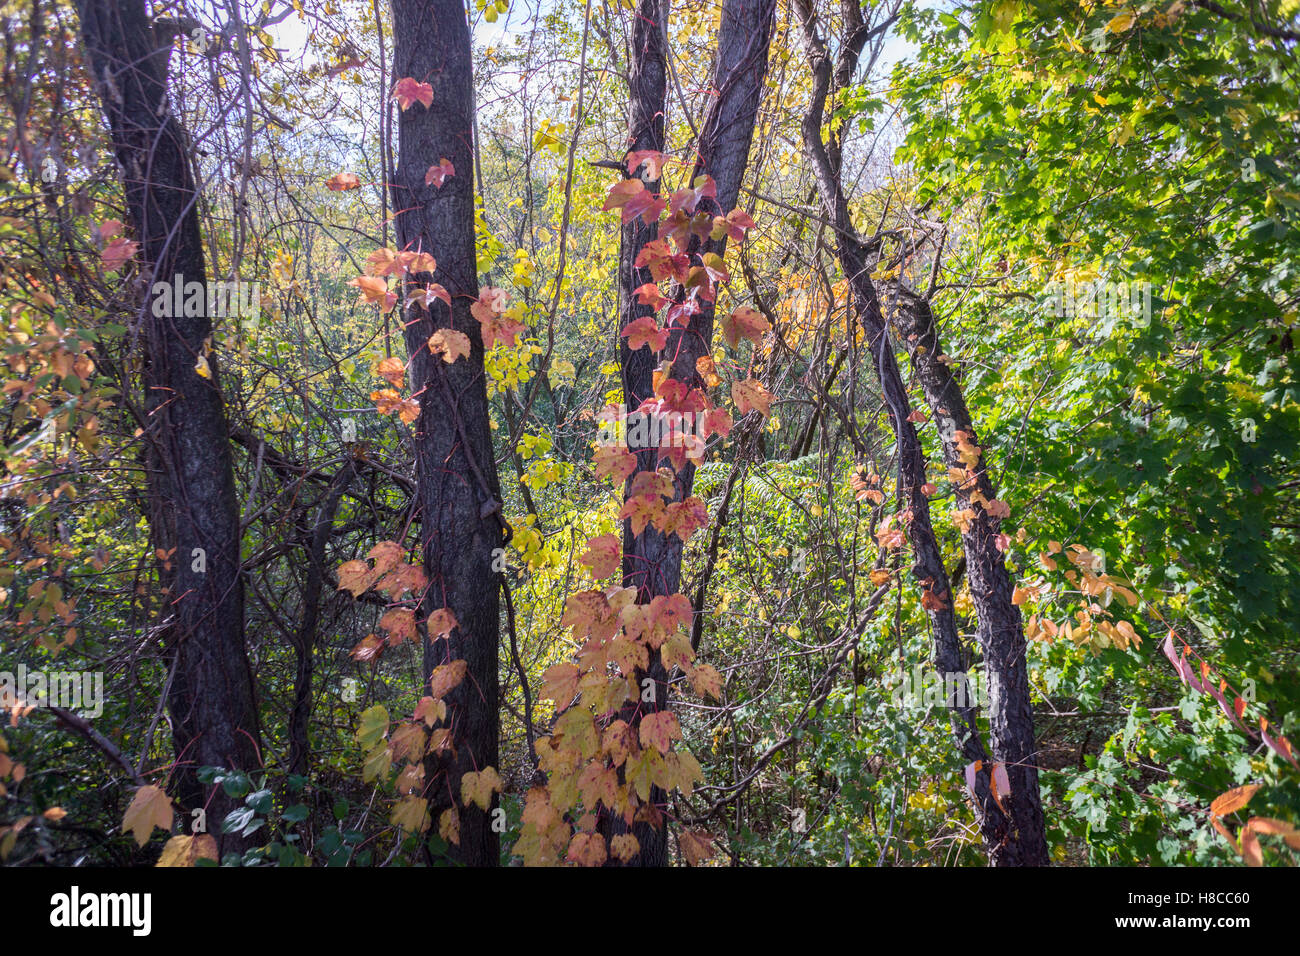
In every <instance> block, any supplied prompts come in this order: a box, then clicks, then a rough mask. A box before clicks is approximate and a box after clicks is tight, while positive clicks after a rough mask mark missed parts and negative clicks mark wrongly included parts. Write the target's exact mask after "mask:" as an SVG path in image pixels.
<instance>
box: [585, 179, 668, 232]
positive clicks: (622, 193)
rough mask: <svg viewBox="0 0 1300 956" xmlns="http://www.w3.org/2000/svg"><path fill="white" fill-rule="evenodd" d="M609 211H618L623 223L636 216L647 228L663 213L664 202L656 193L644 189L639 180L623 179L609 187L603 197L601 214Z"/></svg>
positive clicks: (643, 184)
mask: <svg viewBox="0 0 1300 956" xmlns="http://www.w3.org/2000/svg"><path fill="white" fill-rule="evenodd" d="M611 209H618V210H620V215H621V217H622V221H623V222H624V223H629V222H631V221H632V220H633V219H635V218H636V217H637V216H640V217H641V221H642V222H644V223H645V224H646V225H647V226H649V225H653V224H654V222H655V221H656V220H657V219H658V218H659V216H660V214H662V213H663V211H664V201H663V199H662V198H661V197H660V196H659V194H658V193H652V192H650V190H648V189H646V188H645V183H643V182H641V180H639V179H624V180H622V181H621V182H617V183H615V184H614V185H613V186H611V187H610V189H609V193H608V194H607V195H606V196H605V204H604V205H603V206H601V211H602V212H608V211H609V210H611Z"/></svg>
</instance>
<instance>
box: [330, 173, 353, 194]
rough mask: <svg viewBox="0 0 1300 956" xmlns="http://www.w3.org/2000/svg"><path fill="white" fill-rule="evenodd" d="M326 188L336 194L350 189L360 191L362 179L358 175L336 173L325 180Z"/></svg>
mask: <svg viewBox="0 0 1300 956" xmlns="http://www.w3.org/2000/svg"><path fill="white" fill-rule="evenodd" d="M325 186H326V188H327V189H331V190H333V191H334V192H336V193H337V192H346V191H347V190H349V189H360V188H361V179H360V178H359V177H358V176H357V174H356V173H335V174H334V175H333V176H331V177H330V178H329V179H327V180H325Z"/></svg>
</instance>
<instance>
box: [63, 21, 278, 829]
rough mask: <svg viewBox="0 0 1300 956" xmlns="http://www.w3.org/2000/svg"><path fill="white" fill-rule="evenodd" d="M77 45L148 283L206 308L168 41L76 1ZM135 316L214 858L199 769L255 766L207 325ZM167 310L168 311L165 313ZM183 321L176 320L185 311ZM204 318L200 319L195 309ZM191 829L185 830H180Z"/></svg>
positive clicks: (177, 722)
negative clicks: (176, 286)
mask: <svg viewBox="0 0 1300 956" xmlns="http://www.w3.org/2000/svg"><path fill="white" fill-rule="evenodd" d="M77 7H78V11H79V13H80V16H81V30H82V36H83V38H84V40H85V44H86V51H87V58H88V63H89V65H90V69H91V71H92V73H93V74H94V80H95V85H96V87H97V89H98V91H99V95H100V98H101V99H102V101H103V106H104V113H105V115H106V117H107V118H108V124H109V129H110V131H111V133H112V140H113V149H114V152H115V153H116V156H117V160H118V163H119V164H120V166H121V167H122V170H123V175H124V182H125V187H126V207H127V213H128V216H129V218H130V220H131V224H132V226H133V227H134V229H135V232H136V235H137V237H138V239H139V241H140V244H141V248H140V259H141V261H142V262H143V263H145V264H146V265H147V267H148V269H147V270H146V272H147V273H148V272H151V273H152V275H151V277H150V279H149V286H150V289H152V288H153V283H154V282H166V283H169V284H170V283H172V282H173V280H174V279H175V278H176V277H177V276H180V277H182V281H184V282H186V283H190V282H197V283H200V284H202V286H203V289H204V302H205V303H206V301H207V296H206V283H207V275H206V268H205V264H204V256H203V246H202V242H201V237H200V233H199V217H198V208H197V204H198V191H197V189H196V187H195V184H194V180H193V178H192V176H191V174H190V167H189V163H188V160H187V157H186V150H187V144H186V141H185V137H184V134H183V132H182V130H181V128H180V125H179V123H178V122H177V120H176V118H175V116H174V115H173V114H172V113H171V111H170V109H169V106H168V102H167V90H166V84H167V63H168V55H169V53H170V47H171V34H170V33H168V32H163V31H160V32H159V33H158V34H157V35H156V34H155V31H154V28H153V25H152V24H151V23H150V21H149V19H148V17H147V15H146V12H145V5H144V3H143V0H79V2H78V4H77ZM153 305H154V296H152V295H151V296H149V297H148V299H147V300H146V304H145V306H144V307H143V308H142V310H141V312H140V324H141V327H142V333H143V345H144V354H143V374H142V377H143V384H144V389H145V402H144V406H145V409H146V410H147V413H148V418H147V422H146V424H145V427H146V431H145V440H146V446H147V467H148V485H149V498H150V511H151V521H150V525H151V528H150V531H151V536H152V539H153V543H154V546H155V547H157V548H160V549H162V550H163V551H164V552H171V553H170V556H169V557H168V558H167V559H166V560H164V561H163V562H162V567H161V571H160V577H161V579H162V581H163V583H164V587H165V591H164V595H165V597H164V607H165V608H166V609H167V611H166V613H165V614H164V619H163V640H164V644H165V646H166V648H167V649H168V653H169V655H170V657H171V661H172V664H173V666H174V668H175V677H174V678H173V681H172V690H171V694H170V697H169V700H168V704H169V707H170V709H171V714H172V728H173V734H174V739H175V746H176V756H177V761H178V773H177V787H178V794H179V800H180V803H181V805H182V807H184V808H186V809H191V808H194V807H202V806H206V808H207V813H208V827H209V829H210V830H211V831H212V832H213V833H214V835H216V836H217V839H218V840H219V842H220V845H221V849H222V851H223V852H225V851H228V850H242V849H243V848H244V847H245V846H246V845H247V843H248V841H246V840H244V839H243V838H240V837H238V836H237V835H235V834H228V835H224V836H223V835H222V834H221V833H220V823H221V821H222V819H223V818H224V817H225V815H226V813H227V812H228V811H229V810H230V809H231V808H232V806H233V803H232V801H230V800H229V799H228V798H227V797H226V796H225V793H224V791H223V789H222V788H220V787H217V788H216V789H215V790H214V792H213V794H212V795H211V797H210V798H209V799H208V800H207V801H206V803H205V798H204V794H203V788H202V786H201V785H200V784H199V782H198V779H197V777H196V775H195V768H197V767H204V766H220V767H226V768H229V769H242V770H252V769H255V768H257V767H258V766H259V765H260V762H261V760H260V756H259V753H258V746H259V745H258V740H259V736H260V731H259V726H258V713H257V704H256V695H255V688H254V682H253V675H252V672H251V670H250V668H249V663H248V657H247V654H246V653H245V648H244V594H243V584H242V581H241V578H240V534H239V505H238V502H237V500H236V497H235V478H234V471H233V465H232V457H231V453H230V444H229V434H228V430H227V425H226V416H225V409H224V406H223V402H222V396H221V381H220V375H219V371H218V368H217V357H216V354H215V353H211V354H207V355H206V361H207V370H208V375H207V376H206V377H205V376H204V375H202V374H200V372H199V371H198V368H199V367H202V366H201V363H200V359H201V358H203V357H205V342H206V340H208V338H209V336H210V335H211V334H212V322H211V318H210V317H209V316H207V315H206V314H203V315H195V316H191V315H183V314H182V315H175V316H171V317H160V316H158V315H155V314H154V313H155V311H159V310H156V309H155V308H153ZM162 311H167V310H162ZM181 311H186V310H181ZM199 311H201V312H206V309H200V310H199ZM188 822H189V821H188V820H187V821H186V823H187V827H186V829H187V830H188Z"/></svg>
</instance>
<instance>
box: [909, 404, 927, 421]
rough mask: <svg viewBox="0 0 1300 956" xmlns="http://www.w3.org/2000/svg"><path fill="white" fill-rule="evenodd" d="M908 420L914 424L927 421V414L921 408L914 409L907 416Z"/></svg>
mask: <svg viewBox="0 0 1300 956" xmlns="http://www.w3.org/2000/svg"><path fill="white" fill-rule="evenodd" d="M907 420H908V421H909V422H912V423H913V424H915V423H917V422H923V421H925V412H923V411H921V410H920V409H919V408H914V409H912V410H911V411H910V412H908V414H907Z"/></svg>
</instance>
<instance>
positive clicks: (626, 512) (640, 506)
mask: <svg viewBox="0 0 1300 956" xmlns="http://www.w3.org/2000/svg"><path fill="white" fill-rule="evenodd" d="M663 513H664V503H663V499H662V498H660V497H659V495H633V496H631V497H629V498H628V499H627V501H626V502H624V504H623V509H622V510H621V511H619V513H618V516H619V517H620V518H627V519H629V520H630V521H631V522H632V533H633V534H634V535H640V534H642V533H644V532H645V526H646V525H647V524H649V523H650V522H654V523H656V524H658V522H659V519H660V518H661V517H662V516H663Z"/></svg>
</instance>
